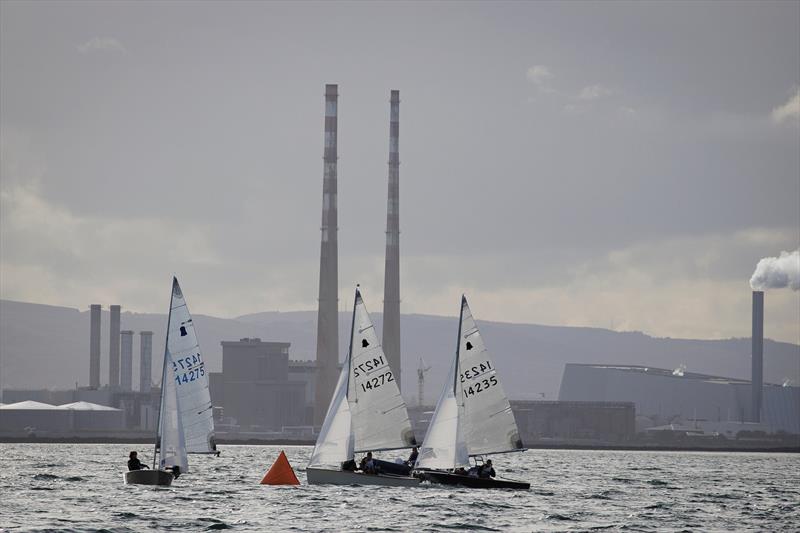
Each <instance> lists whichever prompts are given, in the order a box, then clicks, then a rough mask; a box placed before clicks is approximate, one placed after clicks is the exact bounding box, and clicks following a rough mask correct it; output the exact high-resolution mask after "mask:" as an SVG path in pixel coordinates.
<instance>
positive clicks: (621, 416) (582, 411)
mask: <svg viewBox="0 0 800 533" xmlns="http://www.w3.org/2000/svg"><path fill="white" fill-rule="evenodd" d="M511 409H512V411H513V412H514V418H515V419H516V421H517V427H518V428H519V434H520V437H521V438H522V442H524V443H525V444H534V443H536V442H541V441H552V440H558V441H562V442H563V441H573V442H574V441H582V442H586V443H589V442H592V443H602V444H610V443H624V442H626V441H630V440H631V439H633V438H634V437H635V435H636V412H635V411H636V409H635V406H634V404H633V403H631V402H571V401H558V402H553V401H545V400H536V401H524V400H512V401H511Z"/></svg>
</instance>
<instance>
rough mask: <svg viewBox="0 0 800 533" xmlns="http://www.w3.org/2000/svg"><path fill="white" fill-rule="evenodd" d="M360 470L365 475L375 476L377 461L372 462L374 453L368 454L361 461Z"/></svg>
mask: <svg viewBox="0 0 800 533" xmlns="http://www.w3.org/2000/svg"><path fill="white" fill-rule="evenodd" d="M359 468H360V469H361V471H362V472H364V473H365V474H375V473H377V472H376V470H375V461H373V460H372V452H367V455H366V456H365V457H363V458H362V459H361V464H360V465H359Z"/></svg>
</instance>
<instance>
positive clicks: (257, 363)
mask: <svg viewBox="0 0 800 533" xmlns="http://www.w3.org/2000/svg"><path fill="white" fill-rule="evenodd" d="M289 346H290V344H289V343H288V342H264V341H262V340H261V339H259V338H252V339H251V338H244V339H240V340H238V341H222V372H221V373H213V372H212V373H211V375H210V389H211V402H212V403H213V405H214V406H215V407H222V412H223V419H224V421H225V425H227V426H231V427H232V429H233V428H235V430H236V431H238V432H268V431H281V430H282V429H283V428H284V427H286V426H302V425H307V424H309V420H308V414H309V410H308V409H307V407H306V405H307V398H308V397H309V394H310V393H309V391H308V390H307V389H308V382H309V380H310V379H311V377H312V375H311V373H309V372H303V371H302V369H297V370H295V371H293V372H292V375H293V376H297V375H298V374H301V375H302V376H304V377H302V378H300V379H298V380H297V381H294V380H290V379H289V375H290V370H289V368H290V367H289ZM334 368H335V367H334Z"/></svg>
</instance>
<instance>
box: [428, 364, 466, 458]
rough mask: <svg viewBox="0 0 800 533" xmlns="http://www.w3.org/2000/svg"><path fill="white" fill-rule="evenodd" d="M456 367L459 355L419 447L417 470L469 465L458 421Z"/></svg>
mask: <svg viewBox="0 0 800 533" xmlns="http://www.w3.org/2000/svg"><path fill="white" fill-rule="evenodd" d="M457 365H458V354H456V357H454V358H453V363H452V364H451V365H450V372H448V374H447V380H445V383H444V388H443V389H442V394H441V395H440V396H439V401H438V402H437V403H436V411H434V413H433V417H432V418H431V422H430V424H429V425H428V431H427V433H426V434H425V440H423V441H422V446H420V448H419V457H418V458H417V463H416V468H423V469H452V468H458V467H460V466H463V467H467V466H469V455H468V453H467V445H466V443H465V442H464V436H463V432H462V427H461V426H462V424H461V423H460V421H459V418H460V417H459V411H460V406H459V403H458V401H457V399H456V394H455V390H456V386H455V382H456V367H457Z"/></svg>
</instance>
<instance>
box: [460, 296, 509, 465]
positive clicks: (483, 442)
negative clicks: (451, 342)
mask: <svg viewBox="0 0 800 533" xmlns="http://www.w3.org/2000/svg"><path fill="white" fill-rule="evenodd" d="M459 332H460V333H459V339H458V342H459V349H458V354H459V355H458V380H457V386H456V393H457V395H458V398H459V403H460V404H461V405H462V413H461V415H462V417H463V418H462V421H463V432H464V440H465V441H466V443H467V449H468V451H469V454H470V455H483V454H489V453H502V452H510V451H516V450H521V449H522V440H520V437H519V429H517V423H516V421H515V420H514V413H512V412H511V405H510V404H509V403H508V397H507V396H506V393H505V391H504V390H503V385H502V383H501V381H500V376H499V375H498V374H497V370H496V368H495V364H494V361H493V360H492V357H491V355H490V354H489V352H488V351H487V350H486V346H485V345H484V343H483V339H482V338H481V334H480V332H479V331H478V327H477V326H476V325H475V320H474V319H473V318H472V313H471V312H470V309H469V305H468V304H467V299H466V297H463V296H462V299H461V324H460V327H459Z"/></svg>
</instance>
